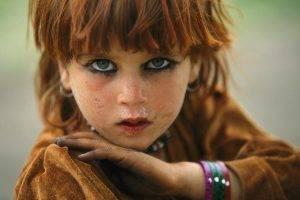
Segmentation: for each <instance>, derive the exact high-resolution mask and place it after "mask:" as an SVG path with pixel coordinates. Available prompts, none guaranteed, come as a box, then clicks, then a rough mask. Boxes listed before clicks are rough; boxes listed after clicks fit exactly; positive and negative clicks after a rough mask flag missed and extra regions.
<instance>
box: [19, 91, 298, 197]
mask: <svg viewBox="0 0 300 200" xmlns="http://www.w3.org/2000/svg"><path fill="white" fill-rule="evenodd" d="M169 130H170V132H171V134H172V137H171V138H170V139H169V142H168V145H167V149H166V151H167V156H168V162H180V161H190V162H196V161H197V160H199V159H202V160H212V161H214V160H222V161H224V162H225V164H226V166H227V167H228V168H230V169H231V170H233V171H234V172H235V173H236V174H237V176H238V177H239V179H240V181H241V192H242V199H251V200H252V199H268V200H271V199H297V195H300V151H299V149H297V148H296V147H294V146H292V144H289V143H287V142H284V141H282V140H280V139H278V138H276V137H274V136H272V135H271V134H269V133H267V132H265V131H264V130H262V129H261V128H259V127H258V125H257V124H255V122H254V121H252V120H251V119H250V118H249V116H248V115H247V114H246V111H245V110H243V109H242V108H241V107H240V106H239V105H238V104H237V102H236V101H235V100H234V99H233V98H232V97H231V96H229V95H228V94H225V93H223V92H221V91H216V92H215V93H214V94H213V95H211V96H209V97H208V98H205V99H204V98H203V97H202V96H201V94H200V92H198V93H187V96H186V99H185V101H184V104H183V107H182V110H181V112H180V114H179V115H178V117H177V119H176V120H175V122H174V123H173V124H172V126H171V127H170V128H169ZM63 134H64V132H63V131H62V130H59V129H55V130H44V131H42V132H41V134H40V135H39V137H38V139H37V141H36V144H35V146H34V147H33V149H32V151H31V154H30V156H29V158H28V161H27V163H26V165H25V166H24V168H23V169H22V172H21V174H20V177H19V179H18V182H17V184H16V186H15V194H14V197H15V199H105V200H108V199H127V198H128V196H126V195H124V194H122V193H121V192H120V191H119V190H118V189H117V187H116V186H115V185H113V184H112V182H110V181H109V179H108V178H107V176H106V174H105V173H104V172H103V170H101V168H96V167H95V166H94V165H91V164H87V163H84V162H81V161H79V160H77V159H75V158H73V157H72V155H71V154H70V152H68V148H67V147H59V146H57V145H55V144H53V139H54V138H56V137H58V136H62V135H63Z"/></svg>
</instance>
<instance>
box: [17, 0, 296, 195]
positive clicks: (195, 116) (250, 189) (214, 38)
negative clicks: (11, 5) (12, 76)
mask: <svg viewBox="0 0 300 200" xmlns="http://www.w3.org/2000/svg"><path fill="white" fill-rule="evenodd" d="M29 5H30V9H29V14H30V19H31V22H32V25H33V31H34V37H35V41H36V44H37V47H38V48H39V49H40V50H41V58H40V62H39V66H38V71H37V73H36V79H35V86H36V94H37V99H38V102H39V109H40V114H41V118H42V120H43V122H44V125H45V126H44V129H43V130H42V131H41V133H40V135H39V137H38V138H37V141H36V144H35V146H34V147H33V149H32V151H31V153H30V156H29V158H28V161H27V164H26V165H25V166H24V168H23V170H22V172H21V174H20V177H19V180H18V182H17V184H16V186H15V198H16V199H295V198H296V195H297V194H299V192H300V190H299V186H300V184H299V183H300V182H299V180H300V170H299V166H300V153H299V150H297V149H295V148H294V147H292V146H291V145H290V144H287V143H286V142H284V141H282V140H280V139H278V138H274V137H273V136H271V134H269V133H267V132H265V131H264V130H262V129H261V128H260V127H258V125H257V124H255V122H254V121H252V120H251V119H250V118H249V117H248V116H247V115H246V114H245V112H244V111H243V109H242V108H240V107H239V106H238V104H237V103H236V102H235V100H234V99H233V98H232V97H231V96H230V95H229V94H228V92H227V81H228V65H227V62H226V52H227V51H228V50H229V48H230V45H231V37H230V33H229V30H228V26H227V25H228V23H229V22H230V18H229V16H228V14H227V11H226V9H225V6H224V5H223V2H222V1H220V0H174V1H173V0H172V1H166V0H73V1H69V0H59V1H51V0H31V1H30V4H29Z"/></svg>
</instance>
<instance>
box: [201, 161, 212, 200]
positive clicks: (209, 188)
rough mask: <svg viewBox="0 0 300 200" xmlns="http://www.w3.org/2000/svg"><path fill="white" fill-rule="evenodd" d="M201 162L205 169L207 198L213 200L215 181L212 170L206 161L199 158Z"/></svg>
mask: <svg viewBox="0 0 300 200" xmlns="http://www.w3.org/2000/svg"><path fill="white" fill-rule="evenodd" d="M199 164H200V166H201V167H202V169H203V172H204V176H205V195H204V196H205V197H204V199H205V200H212V189H213V188H212V187H213V181H212V173H211V171H210V168H209V166H208V165H207V163H206V162H205V161H201V160H199Z"/></svg>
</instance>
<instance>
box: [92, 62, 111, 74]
mask: <svg viewBox="0 0 300 200" xmlns="http://www.w3.org/2000/svg"><path fill="white" fill-rule="evenodd" d="M90 67H91V68H93V69H95V70H96V71H99V72H107V71H112V70H114V64H113V63H112V62H111V61H110V60H107V59H97V60H95V61H93V62H92V63H91V64H90Z"/></svg>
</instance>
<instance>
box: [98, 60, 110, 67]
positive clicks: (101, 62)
mask: <svg viewBox="0 0 300 200" xmlns="http://www.w3.org/2000/svg"><path fill="white" fill-rule="evenodd" d="M108 64H109V62H108V60H98V61H97V65H98V66H99V67H100V68H106V67H107V65H108Z"/></svg>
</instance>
